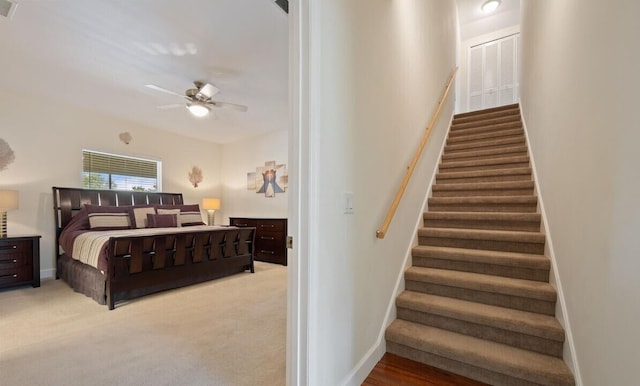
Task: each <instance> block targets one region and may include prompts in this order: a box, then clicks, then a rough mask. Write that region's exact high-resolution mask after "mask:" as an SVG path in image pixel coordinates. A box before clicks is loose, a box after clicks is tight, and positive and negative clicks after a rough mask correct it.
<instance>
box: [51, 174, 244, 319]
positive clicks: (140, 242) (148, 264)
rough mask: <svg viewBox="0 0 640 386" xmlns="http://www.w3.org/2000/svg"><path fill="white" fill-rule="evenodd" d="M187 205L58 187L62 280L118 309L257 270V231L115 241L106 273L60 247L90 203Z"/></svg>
mask: <svg viewBox="0 0 640 386" xmlns="http://www.w3.org/2000/svg"><path fill="white" fill-rule="evenodd" d="M182 203H183V200H182V194H180V193H160V192H132V191H114V190H99V189H80V188H59V187H53V209H54V213H55V228H56V245H55V251H56V252H55V254H56V261H57V263H56V267H57V269H58V270H57V272H56V278H59V277H62V278H63V279H64V280H65V281H67V283H69V285H70V286H71V287H72V288H74V290H76V291H78V292H82V293H84V294H85V295H87V296H90V297H92V298H94V299H96V301H98V303H100V304H104V302H105V300H106V303H107V305H108V306H109V309H114V307H115V304H116V302H117V301H121V300H127V299H133V298H136V297H139V296H143V295H146V294H150V293H153V292H158V291H163V290H167V289H171V288H177V287H183V286H186V285H190V284H195V283H201V282H204V281H207V280H211V279H216V278H219V277H224V276H229V275H233V274H235V273H239V272H243V271H245V270H250V271H251V272H252V273H253V272H254V268H253V257H254V245H255V244H254V237H255V228H236V227H227V228H211V229H206V230H202V229H201V228H200V229H198V230H195V229H194V230H193V231H190V232H178V233H167V234H162V235H154V236H121V237H112V238H111V239H110V240H109V246H108V255H107V259H108V268H107V272H106V273H105V274H103V273H102V272H101V271H100V270H98V269H96V268H94V267H92V266H89V265H86V264H83V263H80V262H78V261H76V260H73V259H71V258H70V257H67V256H66V255H65V254H64V253H63V251H62V250H61V248H60V244H59V237H60V234H61V232H62V230H63V229H64V227H65V226H66V225H67V224H69V222H70V221H71V219H72V218H73V216H74V215H75V214H77V213H78V212H79V211H80V210H81V209H82V208H83V207H84V205H85V204H93V205H102V206H123V205H127V206H128V205H155V204H164V205H178V204H182ZM183 229H185V228H183ZM105 296H106V299H104V298H105Z"/></svg>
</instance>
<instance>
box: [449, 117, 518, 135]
mask: <svg viewBox="0 0 640 386" xmlns="http://www.w3.org/2000/svg"><path fill="white" fill-rule="evenodd" d="M518 126H520V127H522V122H521V121H520V117H518V116H517V115H514V116H510V117H504V118H498V119H483V120H479V121H471V122H465V123H454V124H453V125H452V126H451V130H450V131H451V132H463V131H468V130H476V129H491V128H500V129H503V128H506V127H512V128H514V127H518Z"/></svg>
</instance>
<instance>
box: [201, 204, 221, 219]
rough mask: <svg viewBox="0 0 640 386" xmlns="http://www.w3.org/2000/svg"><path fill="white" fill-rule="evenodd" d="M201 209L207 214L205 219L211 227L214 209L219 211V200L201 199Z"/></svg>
mask: <svg viewBox="0 0 640 386" xmlns="http://www.w3.org/2000/svg"><path fill="white" fill-rule="evenodd" d="M202 208H203V209H206V210H207V213H208V214H209V216H208V218H207V225H213V222H214V216H215V213H216V209H220V199H219V198H203V199H202Z"/></svg>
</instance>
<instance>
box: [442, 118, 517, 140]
mask: <svg viewBox="0 0 640 386" xmlns="http://www.w3.org/2000/svg"><path fill="white" fill-rule="evenodd" d="M513 129H522V122H520V121H517V122H510V123H503V124H500V125H494V126H478V127H473V128H469V129H451V130H449V138H458V137H464V136H467V135H476V134H484V133H495V132H500V131H504V130H513Z"/></svg>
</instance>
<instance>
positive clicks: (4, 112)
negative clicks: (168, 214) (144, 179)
mask: <svg viewBox="0 0 640 386" xmlns="http://www.w3.org/2000/svg"><path fill="white" fill-rule="evenodd" d="M33 106H36V107H37V111H34V109H33ZM123 131H128V132H130V133H131V135H132V136H133V140H132V141H131V143H130V144H129V145H125V144H124V143H122V142H121V141H120V140H119V139H118V134H119V133H121V132H123ZM0 138H2V139H4V140H5V141H7V142H8V143H9V145H10V146H11V147H12V148H13V151H14V153H15V162H14V163H13V164H11V165H10V166H9V167H8V168H7V169H5V170H3V171H0V189H15V190H18V191H19V195H20V196H19V198H20V208H19V209H18V210H15V211H11V212H9V213H8V228H9V235H12V234H14V235H16V234H40V235H42V236H43V237H42V239H41V244H40V248H41V255H40V263H41V264H40V266H41V270H42V271H43V272H42V273H43V275H44V276H52V275H53V273H54V272H53V268H54V242H55V239H54V221H53V216H54V213H53V198H52V192H51V187H52V186H65V187H66V186H68V187H80V186H81V183H82V178H81V173H82V149H91V150H98V151H105V152H110V153H115V154H122V155H131V156H137V157H143V158H149V159H155V160H160V161H162V174H163V180H162V187H163V191H165V192H182V193H183V195H184V200H185V202H187V203H200V202H201V200H202V198H204V197H218V196H219V195H220V194H221V193H222V189H221V185H220V181H221V176H220V170H221V146H220V145H217V144H213V143H209V142H203V141H200V140H195V139H191V138H187V137H182V136H179V135H175V134H170V133H167V132H164V131H158V130H155V129H152V128H148V127H143V126H140V125H137V124H132V123H129V122H126V121H122V120H117V119H114V118H111V117H108V116H105V115H101V114H98V113H94V112H90V111H86V110H81V109H77V108H74V107H70V106H64V105H57V104H56V102H55V101H52V100H46V101H45V100H39V99H31V98H29V97H25V96H21V95H16V94H13V93H12V94H7V93H4V92H2V91H0ZM193 166H198V167H200V168H201V169H202V171H203V178H204V179H203V181H202V183H200V185H199V187H198V188H194V187H193V186H192V185H191V184H190V182H189V181H188V173H189V171H190V170H191V168H192V167H193Z"/></svg>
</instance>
